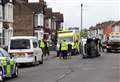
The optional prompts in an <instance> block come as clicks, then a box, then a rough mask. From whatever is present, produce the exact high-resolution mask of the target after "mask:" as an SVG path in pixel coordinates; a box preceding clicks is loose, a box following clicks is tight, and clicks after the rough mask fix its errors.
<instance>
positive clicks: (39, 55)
mask: <svg viewBox="0 0 120 82" xmlns="http://www.w3.org/2000/svg"><path fill="white" fill-rule="evenodd" d="M33 49H34V54H35V56H36V57H37V58H36V59H37V61H41V60H42V50H41V49H40V48H39V45H38V41H37V40H33Z"/></svg>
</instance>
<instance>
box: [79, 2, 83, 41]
mask: <svg viewBox="0 0 120 82" xmlns="http://www.w3.org/2000/svg"><path fill="white" fill-rule="evenodd" d="M80 27H81V29H80V42H81V41H82V36H81V35H82V29H83V4H81V25H80Z"/></svg>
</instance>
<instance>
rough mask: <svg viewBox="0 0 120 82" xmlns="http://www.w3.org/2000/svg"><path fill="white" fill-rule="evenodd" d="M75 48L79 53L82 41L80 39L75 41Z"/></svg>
mask: <svg viewBox="0 0 120 82" xmlns="http://www.w3.org/2000/svg"><path fill="white" fill-rule="evenodd" d="M74 48H75V49H76V52H77V53H76V54H79V52H80V43H79V42H78V41H76V42H75V43H74Z"/></svg>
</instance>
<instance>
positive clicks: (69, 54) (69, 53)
mask: <svg viewBox="0 0 120 82" xmlns="http://www.w3.org/2000/svg"><path fill="white" fill-rule="evenodd" d="M71 50H72V45H71V44H70V43H69V44H68V58H69V59H71V55H72V52H71Z"/></svg>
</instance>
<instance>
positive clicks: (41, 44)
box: [40, 40, 45, 48]
mask: <svg viewBox="0 0 120 82" xmlns="http://www.w3.org/2000/svg"><path fill="white" fill-rule="evenodd" d="M44 47H45V43H44V42H43V41H42V40H41V41H40V48H44Z"/></svg>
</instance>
